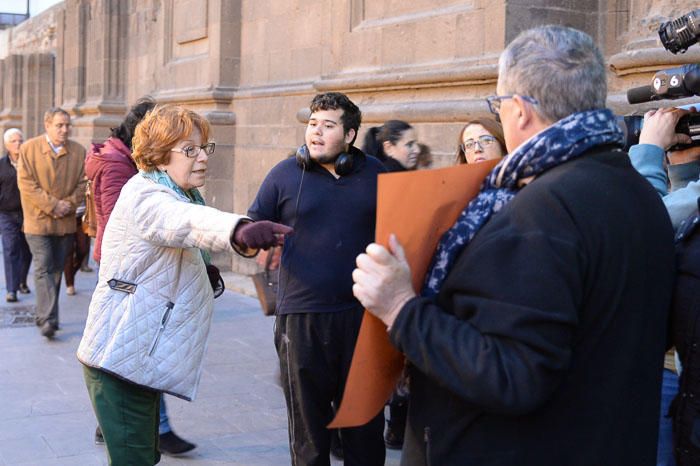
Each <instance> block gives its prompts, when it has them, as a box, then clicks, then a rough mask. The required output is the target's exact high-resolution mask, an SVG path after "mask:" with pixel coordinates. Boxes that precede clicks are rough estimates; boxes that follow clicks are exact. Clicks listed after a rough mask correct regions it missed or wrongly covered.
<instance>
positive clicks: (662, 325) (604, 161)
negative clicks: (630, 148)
mask: <svg viewBox="0 0 700 466" xmlns="http://www.w3.org/2000/svg"><path fill="white" fill-rule="evenodd" d="M672 285H673V231H672V228H671V223H670V221H669V218H668V214H667V213H666V209H665V208H664V205H663V204H662V202H661V199H660V198H659V196H658V195H657V194H656V192H655V191H654V190H653V189H652V188H651V186H650V185H649V183H648V182H647V181H646V180H644V179H643V178H642V177H641V176H640V175H639V174H638V173H637V172H636V171H635V170H634V169H633V168H632V167H631V165H630V163H629V160H628V157H627V155H626V154H625V153H623V152H620V151H613V150H611V149H610V148H604V149H603V150H601V149H598V150H596V151H592V152H591V153H589V154H587V155H585V156H583V157H581V158H579V159H576V160H574V161H571V162H568V163H565V164H563V165H560V166H558V167H556V168H554V169H551V170H549V171H548V172H546V173H544V174H543V175H541V176H540V177H538V178H537V179H535V180H534V181H533V182H532V183H530V184H529V185H528V186H526V187H524V188H523V189H522V190H521V191H520V192H519V193H518V194H517V195H516V196H515V198H514V199H513V200H512V201H511V202H510V203H509V204H508V205H507V206H506V207H504V209H503V210H502V211H501V212H500V213H498V214H496V215H494V216H493V217H492V218H491V220H490V221H489V222H488V223H487V224H486V225H485V226H484V227H483V228H482V229H481V231H480V232H479V233H478V234H477V236H476V237H475V238H474V240H473V241H472V242H471V243H470V244H469V246H468V247H467V248H466V249H465V250H464V251H462V253H461V255H460V256H459V257H458V258H457V260H456V262H455V265H454V267H453V268H452V270H451V271H450V274H449V276H448V277H447V279H446V281H445V283H444V285H443V287H442V289H441V291H440V293H439V295H438V297H437V301H436V302H435V301H432V300H430V299H425V298H414V299H412V300H411V301H409V302H408V303H407V304H406V306H405V307H404V309H403V310H402V312H401V313H400V315H399V316H398V318H397V320H396V322H395V323H394V325H393V326H392V328H391V332H390V337H391V339H392V341H393V343H394V344H395V346H396V347H397V348H399V349H400V350H401V351H402V352H403V353H405V354H406V356H407V358H408V360H409V362H410V365H411V368H410V379H411V401H410V407H409V414H408V426H407V430H406V440H405V445H404V451H403V456H402V464H404V465H424V464H428V465H434V466H447V465H460V466H462V465H478V466H489V465H503V466H506V465H507V466H511V465H518V466H527V465H532V466H563V465H566V466H576V465H580V466H595V465H614V466H624V465H629V466H645V465H649V466H652V465H654V464H655V462H656V443H657V429H658V420H659V399H660V387H661V370H662V365H663V355H664V345H665V338H666V327H667V312H668V307H669V303H670V300H671V292H672Z"/></svg>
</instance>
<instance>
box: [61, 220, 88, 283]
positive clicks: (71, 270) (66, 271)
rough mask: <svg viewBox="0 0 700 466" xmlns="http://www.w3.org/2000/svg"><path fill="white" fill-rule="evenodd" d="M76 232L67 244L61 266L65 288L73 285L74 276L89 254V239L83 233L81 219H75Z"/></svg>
mask: <svg viewBox="0 0 700 466" xmlns="http://www.w3.org/2000/svg"><path fill="white" fill-rule="evenodd" d="M76 224H77V227H78V228H77V230H75V234H74V235H70V236H71V237H72V238H71V240H70V241H69V243H68V249H67V250H66V260H65V263H64V264H63V275H64V276H65V277H66V286H73V285H74V284H75V274H76V272H77V271H78V270H80V267H81V265H82V264H83V259H85V257H87V255H88V253H89V252H90V237H89V236H88V235H86V234H85V233H84V232H83V222H82V219H81V217H76Z"/></svg>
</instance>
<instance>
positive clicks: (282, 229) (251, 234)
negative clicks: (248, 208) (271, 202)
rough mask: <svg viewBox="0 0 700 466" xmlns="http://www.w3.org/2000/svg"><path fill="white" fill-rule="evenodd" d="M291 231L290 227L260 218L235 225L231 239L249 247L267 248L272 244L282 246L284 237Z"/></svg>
mask: <svg viewBox="0 0 700 466" xmlns="http://www.w3.org/2000/svg"><path fill="white" fill-rule="evenodd" d="M293 231H294V229H293V228H292V227H288V226H286V225H282V224H280V223H274V222H270V221H269V220H261V221H259V222H252V223H245V224H243V225H240V226H239V227H237V228H236V231H235V232H234V234H233V241H234V242H235V243H236V244H238V245H240V246H243V247H245V248H249V249H269V248H271V247H273V246H282V245H283V244H284V237H285V236H286V235H289V234H291V233H292V232H293Z"/></svg>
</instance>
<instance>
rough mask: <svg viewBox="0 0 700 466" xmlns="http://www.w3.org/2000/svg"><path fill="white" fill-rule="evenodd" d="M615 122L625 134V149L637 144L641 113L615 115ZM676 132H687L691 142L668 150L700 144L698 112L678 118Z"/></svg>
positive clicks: (642, 120) (640, 126) (699, 114)
mask: <svg viewBox="0 0 700 466" xmlns="http://www.w3.org/2000/svg"><path fill="white" fill-rule="evenodd" d="M617 124H618V126H619V127H620V129H621V130H622V133H623V134H624V135H625V151H628V150H629V148H630V147H632V146H634V145H635V144H639V135H640V134H641V132H642V125H643V124H644V117H643V116H641V115H627V116H619V117H617ZM676 133H682V134H687V135H688V136H690V138H691V139H692V140H693V142H692V143H691V144H678V145H675V146H673V147H671V148H670V150H678V149H687V148H688V147H693V146H700V113H693V114H690V115H685V116H683V117H681V119H680V120H678V124H677V125H676Z"/></svg>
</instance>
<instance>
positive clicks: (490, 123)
mask: <svg viewBox="0 0 700 466" xmlns="http://www.w3.org/2000/svg"><path fill="white" fill-rule="evenodd" d="M507 153H508V150H507V149H506V140H505V138H504V137H503V127H502V126H501V124H500V123H499V122H497V121H495V120H492V119H490V118H472V119H471V120H468V121H467V123H466V124H465V125H464V126H463V127H462V130H461V131H460V132H459V137H458V138H457V153H456V154H455V163H457V164H460V163H477V162H484V161H486V160H493V159H500V158H501V157H504V156H505V155H506V154H507Z"/></svg>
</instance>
